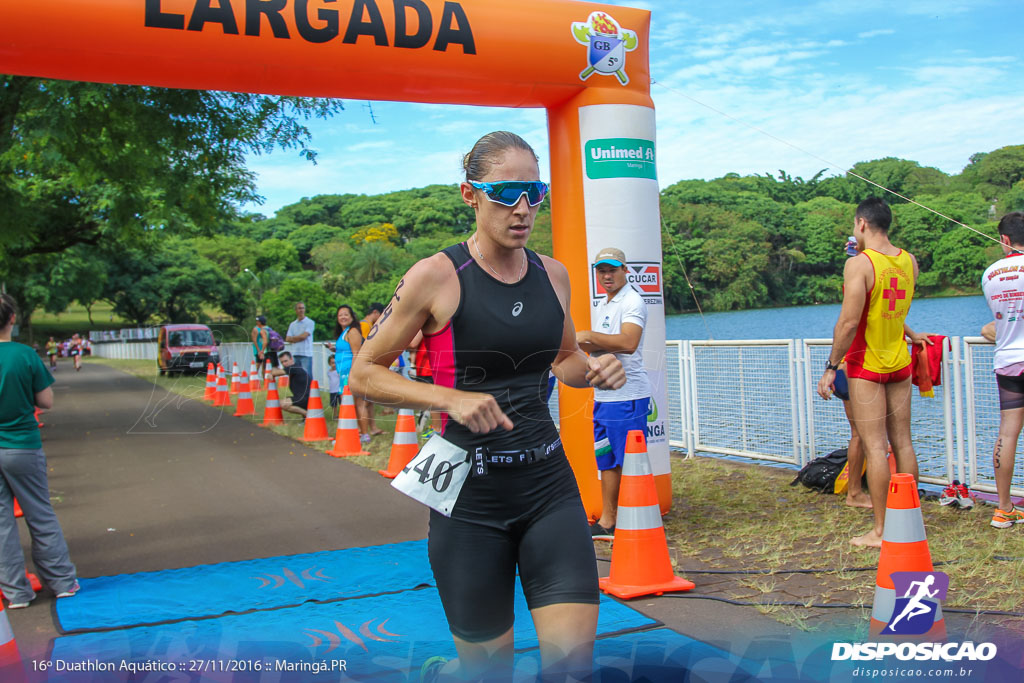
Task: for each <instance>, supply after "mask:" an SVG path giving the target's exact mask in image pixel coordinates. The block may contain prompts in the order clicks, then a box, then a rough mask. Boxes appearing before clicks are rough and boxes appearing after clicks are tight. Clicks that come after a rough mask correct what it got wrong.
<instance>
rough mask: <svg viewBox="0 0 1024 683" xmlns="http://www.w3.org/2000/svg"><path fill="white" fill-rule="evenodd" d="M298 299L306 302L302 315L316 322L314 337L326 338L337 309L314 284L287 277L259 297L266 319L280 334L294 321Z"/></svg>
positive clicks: (330, 298)
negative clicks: (274, 288) (304, 313)
mask: <svg viewBox="0 0 1024 683" xmlns="http://www.w3.org/2000/svg"><path fill="white" fill-rule="evenodd" d="M299 301H301V302H303V303H304V304H306V315H307V316H309V317H310V318H312V319H313V320H314V322H316V331H315V333H314V335H313V336H314V338H316V339H317V340H320V341H323V340H325V339H330V338H331V331H332V330H333V329H334V321H335V317H334V316H335V313H336V312H337V303H336V300H335V299H334V298H333V297H332V296H330V295H329V294H327V292H325V291H324V290H323V287H321V286H320V285H319V284H318V283H316V282H310V281H309V280H306V279H304V278H295V277H292V278H289V279H287V280H285V281H284V282H282V283H281V285H280V287H278V288H277V289H276V290H275V291H273V292H269V293H267V294H266V295H265V296H264V297H263V310H264V312H265V314H266V316H267V322H268V323H270V326H271V327H273V328H274V329H275V330H277V331H278V332H280V333H281V336H282V337H283V336H284V333H285V330H287V329H288V325H290V324H291V322H292V321H293V320H295V304H296V302H299Z"/></svg>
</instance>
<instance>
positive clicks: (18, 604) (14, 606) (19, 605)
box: [7, 522, 995, 609]
mask: <svg viewBox="0 0 1024 683" xmlns="http://www.w3.org/2000/svg"><path fill="white" fill-rule="evenodd" d="M993 524H995V522H993ZM26 607H28V603H27V602H9V603H7V609H25V608H26Z"/></svg>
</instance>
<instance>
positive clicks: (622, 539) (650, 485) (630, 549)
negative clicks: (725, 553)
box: [600, 429, 694, 600]
mask: <svg viewBox="0 0 1024 683" xmlns="http://www.w3.org/2000/svg"><path fill="white" fill-rule="evenodd" d="M600 585H601V590H603V591H604V592H605V593H611V594H612V595H614V596H616V597H619V598H623V599H627V600H628V599H629V598H635V597H638V596H640V595H651V594H652V593H653V594H655V595H661V594H662V593H667V592H670V591H688V590H691V589H692V588H693V587H694V585H693V583H692V582H690V581H687V580H686V579H683V578H680V577H678V576H676V575H675V574H673V573H672V561H671V560H670V559H669V556H668V541H667V540H666V539H665V527H664V526H662V524H661V505H660V503H659V502H658V487H657V485H656V484H655V483H654V474H653V473H652V472H651V462H650V460H648V459H647V442H646V441H645V440H644V433H643V432H642V431H640V430H639V429H633V430H630V432H629V434H628V435H627V436H626V457H625V460H624V462H623V464H622V484H621V486H620V488H619V510H618V514H617V515H616V518H615V542H614V545H613V546H612V566H611V570H610V572H609V574H608V576H607V577H605V578H602V579H601V581H600Z"/></svg>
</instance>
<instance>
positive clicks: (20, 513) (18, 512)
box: [11, 498, 25, 517]
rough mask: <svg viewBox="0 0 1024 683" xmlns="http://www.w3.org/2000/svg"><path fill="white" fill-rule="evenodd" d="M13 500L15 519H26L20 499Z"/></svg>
mask: <svg viewBox="0 0 1024 683" xmlns="http://www.w3.org/2000/svg"><path fill="white" fill-rule="evenodd" d="M11 500H13V501H14V516H15V517H24V516H25V513H24V511H22V509H21V505H20V504H19V503H18V499H17V498H12V499H11Z"/></svg>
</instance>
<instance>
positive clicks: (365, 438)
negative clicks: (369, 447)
mask: <svg viewBox="0 0 1024 683" xmlns="http://www.w3.org/2000/svg"><path fill="white" fill-rule="evenodd" d="M371 438H372V437H371V436H370V435H369V434H360V435H359V443H370V439H371Z"/></svg>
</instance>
